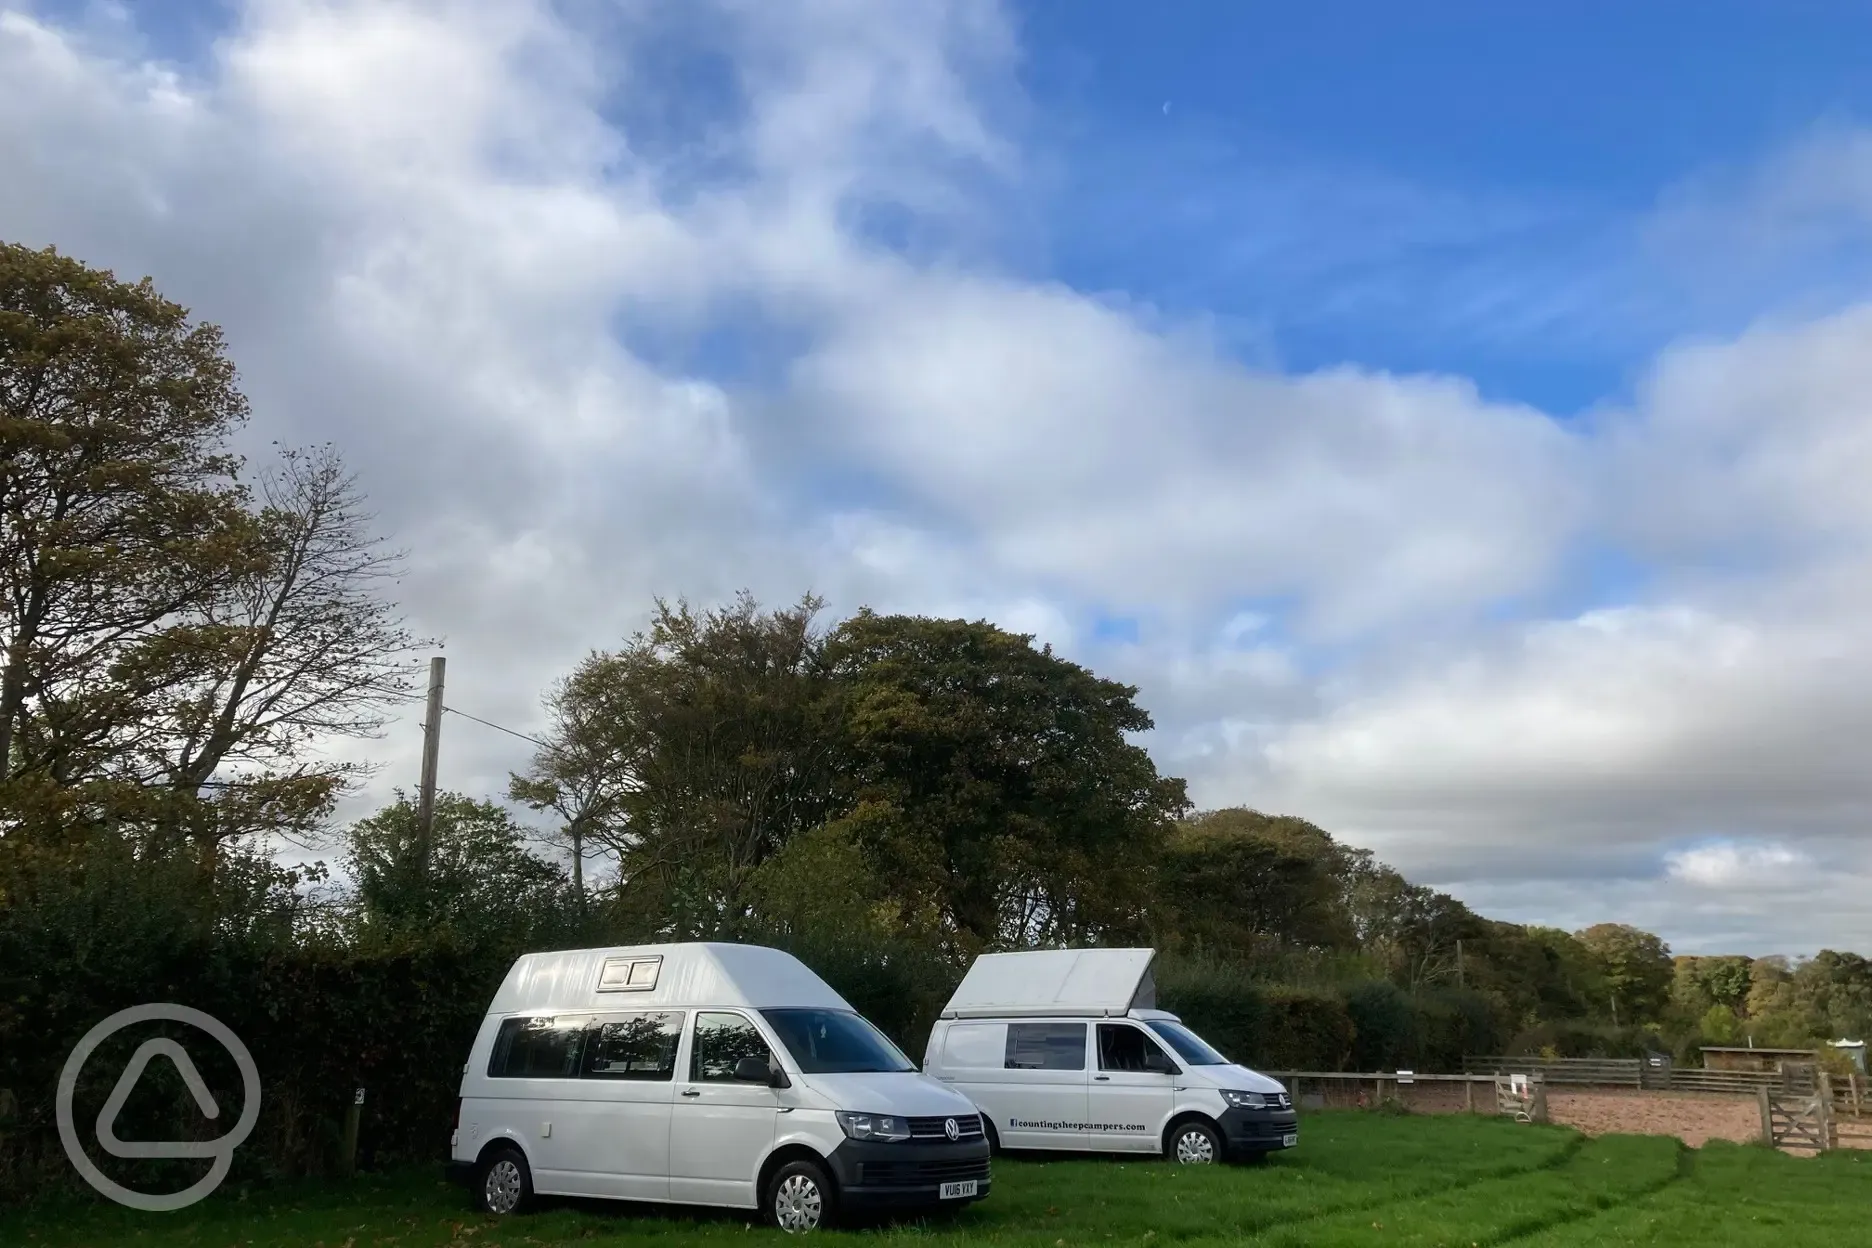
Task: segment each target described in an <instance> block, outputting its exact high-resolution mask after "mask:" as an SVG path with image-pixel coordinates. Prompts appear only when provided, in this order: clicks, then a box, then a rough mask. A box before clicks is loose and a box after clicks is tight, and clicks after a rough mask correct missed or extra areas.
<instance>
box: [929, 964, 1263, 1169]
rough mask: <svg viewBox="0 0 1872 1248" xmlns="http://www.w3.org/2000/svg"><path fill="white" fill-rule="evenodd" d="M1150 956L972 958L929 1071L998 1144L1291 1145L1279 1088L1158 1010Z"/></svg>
mask: <svg viewBox="0 0 1872 1248" xmlns="http://www.w3.org/2000/svg"><path fill="white" fill-rule="evenodd" d="M1154 958H1155V951H1153V950H1150V949H1045V950H1038V951H1035V952H1031V953H991V954H983V955H982V956H981V957H979V958H977V959H975V964H974V965H973V966H971V967H970V968H969V972H968V974H967V975H966V976H964V977H963V980H962V983H961V985H960V986H958V987H957V988H956V991H955V995H954V996H952V997H951V998H950V999H949V1004H948V1005H947V1006H945V1007H944V1009H943V1012H942V1017H941V1018H940V1019H939V1020H938V1021H937V1023H936V1026H935V1028H934V1030H932V1031H931V1033H930V1038H929V1048H928V1049H927V1050H926V1052H925V1054H924V1058H923V1069H924V1070H925V1072H927V1073H928V1074H931V1075H934V1076H935V1077H936V1078H938V1079H940V1080H942V1081H943V1082H944V1083H946V1084H948V1085H949V1086H950V1087H952V1088H955V1089H956V1090H957V1091H959V1092H962V1093H964V1094H966V1095H967V1096H968V1098H969V1099H970V1100H971V1101H973V1102H974V1103H975V1105H976V1106H977V1107H978V1108H979V1109H980V1110H981V1111H982V1116H983V1119H984V1121H985V1123H986V1128H985V1129H986V1131H987V1133H988V1138H989V1143H990V1144H991V1145H997V1146H1001V1147H1006V1148H1037V1149H1070V1150H1083V1151H1094V1152H1138V1153H1158V1152H1161V1153H1163V1154H1164V1155H1166V1156H1169V1157H1172V1158H1174V1159H1175V1160H1177V1161H1180V1162H1214V1161H1221V1160H1224V1159H1226V1158H1228V1157H1231V1156H1234V1157H1240V1158H1243V1159H1247V1160H1259V1159H1261V1158H1263V1157H1265V1156H1266V1155H1267V1154H1268V1153H1270V1152H1273V1151H1275V1150H1278V1149H1284V1148H1292V1147H1293V1146H1294V1145H1295V1144H1297V1143H1298V1142H1299V1139H1300V1135H1299V1126H1298V1119H1297V1118H1296V1116H1295V1114H1294V1110H1293V1105H1292V1103H1291V1102H1290V1101H1289V1100H1288V1096H1287V1092H1286V1089H1284V1088H1283V1087H1282V1086H1281V1085H1280V1084H1279V1083H1278V1082H1276V1081H1275V1080H1273V1079H1270V1078H1268V1077H1267V1076H1266V1075H1261V1074H1256V1073H1255V1072H1254V1071H1252V1070H1248V1069H1246V1068H1245V1067H1242V1066H1238V1065H1236V1064H1234V1063H1232V1062H1230V1061H1229V1060H1228V1059H1227V1058H1226V1057H1223V1056H1222V1055H1221V1054H1220V1053H1218V1052H1216V1051H1215V1049H1213V1048H1211V1047H1210V1046H1209V1045H1208V1044H1207V1043H1205V1042H1204V1041H1203V1039H1202V1038H1201V1037H1200V1036H1198V1035H1197V1034H1196V1033H1195V1032H1193V1031H1191V1030H1190V1029H1189V1028H1187V1027H1185V1026H1184V1025H1183V1024H1182V1023H1181V1022H1179V1021H1178V1020H1177V1017H1176V1015H1174V1014H1171V1013H1168V1012H1166V1011H1164V1010H1160V1009H1157V1008H1156V1005H1157V996H1156V984H1155V980H1154V979H1153V978H1152V975H1151V963H1152V961H1153V960H1154Z"/></svg>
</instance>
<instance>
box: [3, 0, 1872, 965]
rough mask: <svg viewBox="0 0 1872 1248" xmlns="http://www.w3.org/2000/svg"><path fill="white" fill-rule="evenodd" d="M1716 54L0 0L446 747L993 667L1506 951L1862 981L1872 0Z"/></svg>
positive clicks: (314, 4) (924, 4)
mask: <svg viewBox="0 0 1872 1248" xmlns="http://www.w3.org/2000/svg"><path fill="white" fill-rule="evenodd" d="M1689 12H1690V10H1689V9H1688V8H1687V7H1686V6H1680V5H1674V4H1668V3H1661V4H1654V5H1648V6H1635V5H1629V4H1626V5H1614V4H1610V3H1601V2H1599V0H1579V2H1578V3H1574V4H1570V5H1564V6H1544V7H1543V8H1542V10H1541V11H1539V12H1535V11H1533V9H1532V8H1531V7H1530V6H1501V5H1498V4H1484V3H1480V2H1479V0H1477V2H1458V0H1449V2H1447V3H1439V4H1436V5H1413V6H1397V5H1388V4H1381V3H1378V2H1377V0H1366V2H1365V3H1346V2H1340V0H1318V2H1316V3H1311V4H1307V5H1280V6H1276V5H1269V4H1241V3H1223V2H1221V0H1214V2H1201V0H1191V2H1187V3H1179V4H1175V5H1140V4H1135V3H1129V2H1126V3H1120V2H1118V0H1028V2H1027V3H1016V2H1014V0H1009V2H1007V3H996V2H995V0H902V2H901V3H891V4H878V3H874V2H867V0H684V2H683V3H680V4H677V3H651V2H649V0H561V2H559V3H550V2H548V0H504V2H503V3H501V4H498V5H494V4H487V3H474V2H469V0H460V2H457V0H368V2H352V0H194V2H189V0H139V3H136V4H133V5H132V4H111V3H86V2H82V0H71V2H53V0H0V238H5V239H7V240H9V241H13V242H20V243H26V244H30V245H33V246H45V245H55V246H57V247H58V248H59V249H60V250H61V251H64V252H66V253H69V254H71V255H75V256H77V257H79V258H81V259H83V260H85V261H87V262H89V263H92V264H96V265H99V266H102V267H107V268H110V269H112V270H113V271H115V272H117V273H118V274H119V275H121V276H126V277H131V276H137V277H140V276H143V275H145V274H147V275H149V276H151V277H153V278H154V279H155V281H156V283H157V285H158V286H159V287H160V288H161V289H162V290H163V291H164V292H165V293H167V294H168V295H169V296H170V297H172V298H175V299H177V300H179V301H181V302H183V303H184V304H186V305H188V306H189V307H190V308H191V309H193V311H194V313H195V314H196V315H197V316H199V317H201V318H203V319H206V320H210V321H213V322H215V323H218V324H220V325H222V326H223V327H224V328H225V329H226V332H227V337H228V342H229V346H230V350H231V352H232V355H233V357H234V359H235V361H236V363H237V364H238V365H239V367H240V369H241V374H242V379H243V383H244V385H245V388H246V390H247V392H248V394H249V396H250V398H251V399H252V401H253V405H254V411H255V417H254V420H253V422H252V426H251V428H249V429H248V430H247V431H246V432H245V434H243V441H244V447H245V449H246V450H248V451H249V453H250V454H252V455H253V456H254V457H255V459H256V461H259V460H264V457H265V456H266V455H267V454H268V453H269V447H270V444H271V443H272V442H273V441H275V440H278V441H282V442H286V443H289V444H304V443H309V442H322V441H326V440H330V441H333V442H335V443H336V444H337V445H338V446H339V447H340V448H341V449H342V450H343V452H344V454H345V455H346V457H347V459H348V460H349V462H350V463H351V464H352V466H353V467H354V468H355V469H356V470H357V472H358V474H359V476H360V479H361V482H362V485H363V487H364V488H365V489H366V490H367V491H368V493H369V494H370V496H371V498H372V500H373V503H374V505H375V507H376V510H377V512H378V517H379V523H380V525H381V526H382V527H383V529H384V530H385V531H386V532H387V533H388V534H390V535H391V537H392V538H393V540H394V543H395V544H396V545H397V546H399V547H401V548H404V549H406V550H407V551H408V552H409V557H408V569H407V574H406V575H405V577H404V579H403V581H402V584H401V586H400V593H401V595H402V597H401V601H402V604H403V606H404V608H405V610H406V611H407V612H408V614H409V616H410V620H411V624H412V626H413V627H414V628H415V630H416V631H417V632H418V633H420V634H423V635H426V636H433V637H436V638H438V639H440V640H441V641H442V643H443V648H442V650H441V653H445V654H446V655H447V657H448V660H449V668H448V680H449V689H448V702H449V703H450V705H451V706H454V707H457V708H459V709H461V710H463V711H467V712H469V713H472V714H474V715H477V716H480V717H482V718H485V719H489V720H492V721H495V722H497V723H501V724H505V725H508V726H510V727H514V728H516V729H519V730H521V731H527V730H537V728H538V727H539V726H540V725H541V723H542V720H543V715H542V712H541V709H540V698H541V695H542V694H543V693H544V691H545V690H546V689H547V687H548V686H549V685H550V683H551V682H552V681H553V680H554V679H555V678H556V677H558V676H560V675H562V674H564V673H565V672H566V671H568V670H569V669H570V667H571V666H572V665H573V664H574V663H575V662H577V660H578V659H579V658H580V657H581V656H582V655H583V654H585V653H586V652H588V651H589V650H591V649H593V648H602V647H607V646H614V645H617V644H619V643H620V642H621V641H622V640H623V639H624V638H625V637H627V636H628V635H629V634H630V633H631V632H632V631H633V630H634V629H636V628H637V627H639V626H641V625H642V624H643V622H644V621H645V619H646V616H647V613H648V611H649V609H650V606H651V603H652V600H653V598H655V597H656V596H658V595H661V596H664V597H668V598H678V597H685V598H687V599H688V600H689V601H691V602H693V603H696V604H699V605H701V604H714V603H717V602H721V601H723V600H725V599H727V598H728V597H729V596H731V595H732V594H733V593H734V592H735V591H736V590H738V589H742V588H746V589H749V590H751V591H752V592H753V593H755V594H756V595H757V596H758V597H759V598H760V599H761V600H763V601H765V602H768V603H773V604H781V603H788V602H792V601H794V600H796V599H797V598H798V597H799V596H800V595H801V594H802V593H804V592H806V591H808V590H813V591H817V592H819V593H821V594H823V595H824V596H825V597H826V598H827V599H828V602H829V606H828V611H827V618H828V619H836V618H838V617H839V616H842V615H844V614H847V613H849V612H851V611H853V610H855V609H856V608H857V607H859V606H860V605H865V604H868V605H871V606H873V607H876V608H878V609H880V610H886V611H909V612H918V613H926V614H936V615H944V616H966V617H969V618H986V619H990V620H993V621H994V622H996V623H998V624H1001V625H1002V626H1004V627H1007V628H1011V629H1015V630H1018V631H1021V632H1026V633H1031V634H1033V635H1035V636H1036V637H1037V638H1038V639H1040V640H1041V641H1044V642H1048V643H1050V644H1052V645H1053V646H1054V647H1055V648H1056V649H1057V650H1059V651H1060V652H1061V653H1063V654H1065V655H1067V656H1068V657H1070V658H1072V659H1074V660H1075V661H1078V662H1081V663H1084V664H1086V665H1087V666H1089V667H1091V668H1092V669H1093V670H1095V671H1097V672H1098V673H1100V674H1102V675H1109V676H1113V677H1117V678H1121V679H1123V680H1125V681H1127V682H1130V683H1132V684H1135V685H1136V686H1137V687H1138V689H1139V695H1138V700H1139V701H1140V703H1141V704H1142V705H1144V706H1145V707H1146V708H1147V709H1148V710H1149V711H1150V712H1151V714H1152V715H1153V717H1154V719H1155V723H1156V727H1155V729H1154V730H1153V731H1152V732H1151V733H1149V734H1148V735H1147V736H1146V737H1145V738H1144V740H1145V743H1146V744H1147V745H1148V747H1149V748H1150V750H1151V752H1152V754H1153V756H1154V757H1155V759H1156V760H1157V763H1158V766H1159V767H1160V769H1162V770H1164V771H1167V772H1170V773H1172V774H1176V775H1180V776H1184V777H1186V778H1187V779H1188V780H1189V782H1190V787H1191V793H1192V796H1193V798H1194V799H1195V800H1196V801H1197V803H1198V804H1199V805H1201V806H1203V807H1206V808H1207V807H1216V806H1223V805H1235V804H1246V805H1251V806H1254V807H1257V808H1259V809H1263V810H1268V811H1275V812H1282V813H1290V814H1296V815H1301V816H1303V817H1306V818H1308V819H1311V820H1313V821H1314V822H1316V823H1318V824H1320V825H1321V826H1323V827H1325V828H1327V829H1329V830H1331V831H1332V832H1333V833H1334V834H1335V835H1338V836H1340V837H1342V838H1344V839H1346V840H1348V841H1350V842H1352V843H1354V844H1358V845H1363V846H1368V847H1370V848H1372V849H1373V850H1375V851H1376V852H1377V853H1378V854H1379V855H1380V856H1381V857H1382V858H1384V859H1385V860H1387V861H1389V862H1391V863H1392V864H1394V865H1395V866H1397V867H1398V868H1399V869H1401V870H1403V871H1404V872H1405V873H1406V874H1407V875H1409V876H1411V877H1412V878H1413V879H1415V880H1417V881H1419V882H1423V883H1428V884H1433V885H1435V886H1437V887H1439V888H1444V889H1447V890H1449V891H1451V892H1453V893H1455V894H1456V895H1457V896H1459V897H1461V898H1463V899H1464V900H1465V901H1467V902H1469V903H1470V904H1471V905H1472V906H1474V907H1476V908H1477V909H1479V910H1480V911H1482V912H1483V913H1486V914H1489V915H1491V916H1495V917H1500V918H1507V919H1513V920H1517V921H1524V922H1539V923H1546V924H1552V925H1557V926H1563V927H1569V928H1577V927H1581V926H1585V925H1587V924H1589V923H1593V922H1598V921H1603V920H1613V921H1623V922H1630V923H1635V924H1638V925H1641V926H1644V927H1647V928H1649V929H1651V930H1654V931H1657V932H1659V933H1660V934H1661V935H1663V936H1664V937H1665V939H1666V940H1668V941H1669V942H1670V943H1671V945H1672V946H1673V948H1675V949H1676V950H1677V951H1679V952H1704V953H1714V952H1747V953H1756V954H1763V953H1771V952H1782V953H1793V954H1801V953H1808V952H1812V951H1813V950H1815V949H1818V948H1820V947H1823V946H1831V947H1835V948H1857V949H1860V950H1868V951H1872V908H1868V907H1867V906H1866V905H1865V904H1864V902H1863V899H1864V897H1865V896H1867V889H1868V887H1869V886H1872V843H1869V841H1868V837H1867V835H1866V831H1867V825H1868V815H1869V814H1872V765H1868V764H1869V760H1868V758H1867V757H1866V754H1867V752H1868V751H1872V732H1868V729H1869V728H1872V646H1869V645H1868V644H1867V640H1866V630H1865V627H1864V624H1863V621H1864V620H1865V618H1866V617H1867V614H1868V610H1869V609H1872V489H1868V487H1867V485H1866V484H1865V483H1866V482H1867V481H1868V480H1869V479H1872V419H1869V417H1872V126H1868V124H1867V118H1869V117H1872V61H1868V60H1867V59H1866V58H1865V56H1864V55H1863V49H1864V48H1865V47H1867V46H1868V45H1869V44H1872V10H1868V9H1866V8H1865V7H1864V6H1862V5H1855V4H1848V3H1843V2H1842V3H1835V4H1827V3H1819V2H1803V3H1785V2H1784V3H1769V2H1767V0H1761V2H1759V3H1741V2H1739V0H1727V2H1724V0H1711V2H1709V3H1704V4H1700V5H1698V6H1696V8H1695V14H1696V17H1695V21H1694V22H1692V21H1689V20H1686V19H1687V17H1688V14H1689ZM419 720H420V711H419V710H418V709H417V708H414V707H412V708H411V709H410V711H409V712H408V713H407V714H405V715H404V716H403V717H402V718H401V719H400V720H399V721H397V722H396V723H395V724H393V725H392V726H391V728H390V729H389V730H388V732H387V734H386V736H385V737H384V738H383V739H382V740H381V741H376V742H370V743H367V744H362V745H353V746H349V747H346V748H347V749H349V750H350V751H351V752H352V753H353V754H354V755H355V756H356V757H360V758H368V759H371V760H373V761H375V762H377V763H378V764H379V768H378V771H377V774H376V778H375V779H374V781H373V782H372V786H371V788H370V789H369V790H367V791H365V792H363V793H360V794H359V795H357V796H356V797H355V798H354V799H353V801H352V803H351V805H350V807H348V809H352V810H357V809H364V808H367V807H368V806H369V804H370V803H372V802H375V801H380V800H383V798H385V797H386V796H387V795H388V794H389V793H390V791H391V790H392V789H393V788H395V787H398V786H402V787H410V786H411V785H412V784H413V783H414V781H415V779H416V775H417V769H418V756H419V753H420V727H419ZM529 748H530V747H528V745H527V744H526V743H525V742H524V741H521V740H518V739H516V738H514V737H511V736H504V735H502V734H500V733H498V732H494V731H492V730H489V729H486V728H483V727H480V726H478V725H476V724H473V723H471V722H468V721H465V720H462V719H460V718H450V719H449V720H448V721H446V723H445V728H444V737H443V742H442V768H441V780H442V783H443V785H444V786H445V787H448V788H452V789H458V790H461V791H464V792H468V793H471V794H485V795H495V794H498V793H500V792H501V791H503V790H504V788H505V783H506V776H507V774H508V773H509V772H510V771H512V770H515V769H518V768H523V767H524V766H525V764H526V761H527V757H528V751H529Z"/></svg>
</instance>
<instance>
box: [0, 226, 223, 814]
mask: <svg viewBox="0 0 1872 1248" xmlns="http://www.w3.org/2000/svg"><path fill="white" fill-rule="evenodd" d="M246 418H247V404H246V400H245V399H244V398H242V396H241V394H240V392H239V390H238V389H236V387H235V375H234V367H233V365H232V364H231V363H229V362H228V360H227V358H226V356H225V355H224V354H223V351H222V340H221V333H220V331H219V330H217V329H216V328H215V327H213V326H211V325H191V324H190V323H189V320H188V314H187V312H186V310H185V309H183V308H181V307H179V306H177V305H176V304H173V303H170V302H169V301H167V300H165V299H163V298H161V297H160V296H159V295H157V294H156V292H155V290H154V288H153V287H152V286H151V284H150V282H149V281H148V279H145V280H144V281H142V282H139V283H136V284H134V285H133V284H129V283H124V282H119V281H117V280H116V279H114V278H113V277H112V276H111V275H110V274H109V273H106V272H100V271H97V270H93V269H89V268H87V267H85V266H84V265H82V264H79V263H78V262H76V261H74V260H70V259H67V258H65V257H63V256H60V255H58V254H56V253H55V252H53V251H51V250H46V251H31V250H28V249H26V248H23V247H17V246H13V245H10V244H0V663H3V666H0V779H4V780H5V781H7V782H9V786H10V788H11V789H12V790H13V791H14V792H15V794H17V793H18V792H19V791H20V790H21V789H23V788H25V787H27V786H25V785H22V784H20V783H19V782H21V781H22V780H26V779H30V780H35V781H38V782H40V783H41V784H49V785H53V786H71V785H74V784H78V783H82V782H85V781H89V780H94V779H98V778H100V777H104V776H109V775H113V774H115V773H116V772H117V770H118V769H117V761H118V760H119V759H120V758H121V757H122V756H123V755H124V753H125V752H126V750H134V749H136V748H137V747H139V746H142V745H144V744H145V743H146V738H147V736H148V734H149V733H150V731H151V730H152V729H151V725H150V723H149V720H148V716H147V715H146V714H145V704H144V700H145V699H146V698H147V697H148V695H149V694H150V693H151V692H152V691H153V690H152V688H151V687H150V686H149V684H148V680H149V669H150V667H151V666H152V665H154V666H157V667H160V663H154V664H153V658H152V656H154V655H156V654H159V653H160V651H161V650H162V648H163V646H164V644H165V643H166V641H167V640H168V639H169V635H170V633H171V632H172V630H174V629H175V628H177V627H178V619H179V618H180V617H181V616H182V615H183V614H184V613H186V612H188V611H189V610H190V609H191V608H192V607H194V606H195V605H197V604H199V603H200V602H202V601H203V600H205V599H207V598H210V597H213V596H215V595H217V594H219V593H221V592H223V591H224V590H225V589H226V587H227V586H228V585H229V584H230V583H231V582H232V580H233V579H234V578H235V577H236V576H238V575H240V574H242V573H248V572H251V571H252V570H253V569H254V567H255V562H256V559H257V555H258V552H257V550H256V545H255V541H254V538H255V532H254V526H253V525H252V523H251V518H250V517H249V516H248V515H247V513H246V512H245V510H244V507H245V504H246V501H247V496H246V493H245V491H244V490H243V489H242V488H241V487H240V486H239V485H238V484H237V483H236V482H235V480H234V473H235V470H236V468H237V466H238V465H237V461H236V460H235V458H234V457H232V456H230V455H229V454H227V453H226V451H225V450H224V449H223V448H224V442H225V439H226V438H227V436H228V435H229V434H230V433H231V432H232V431H233V430H234V429H235V428H237V427H238V426H239V425H240V424H241V423H242V422H243V421H245V420H246Z"/></svg>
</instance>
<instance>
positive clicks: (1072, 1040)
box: [1006, 1023, 1086, 1070]
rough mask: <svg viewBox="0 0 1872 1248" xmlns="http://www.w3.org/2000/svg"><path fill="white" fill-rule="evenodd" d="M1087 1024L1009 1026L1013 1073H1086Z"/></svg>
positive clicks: (1008, 1045)
mask: <svg viewBox="0 0 1872 1248" xmlns="http://www.w3.org/2000/svg"><path fill="white" fill-rule="evenodd" d="M1085 1059H1086V1025H1085V1024H1084V1023H1009V1024H1008V1032H1007V1061H1006V1066H1007V1069H1009V1070H1084V1069H1085Z"/></svg>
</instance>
